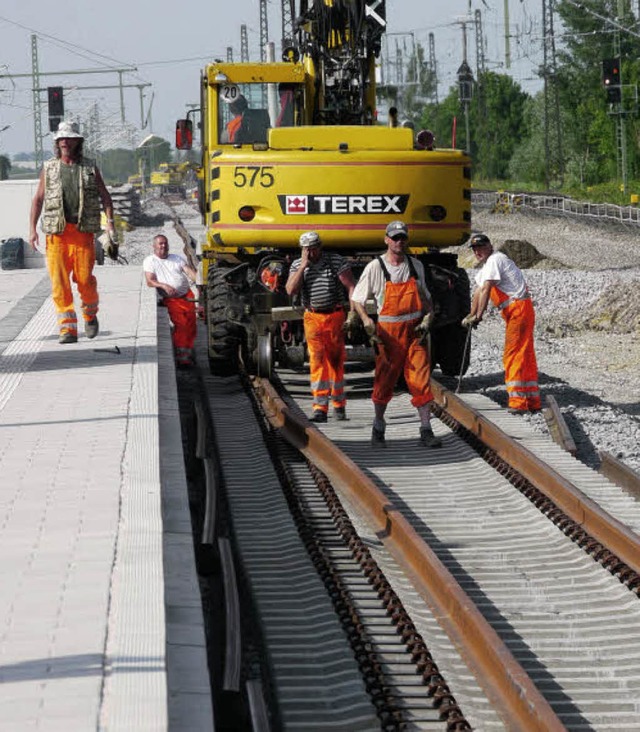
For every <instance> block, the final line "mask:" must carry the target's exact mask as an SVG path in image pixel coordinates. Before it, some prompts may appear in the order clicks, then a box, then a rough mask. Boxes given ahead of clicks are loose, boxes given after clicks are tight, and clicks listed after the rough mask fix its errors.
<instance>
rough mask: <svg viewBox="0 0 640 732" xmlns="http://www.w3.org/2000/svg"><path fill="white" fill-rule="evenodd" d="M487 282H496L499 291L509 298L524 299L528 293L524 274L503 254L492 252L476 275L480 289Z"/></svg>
mask: <svg viewBox="0 0 640 732" xmlns="http://www.w3.org/2000/svg"><path fill="white" fill-rule="evenodd" d="M487 280H494V281H496V282H497V284H496V286H497V287H498V289H500V290H502V292H504V294H505V295H507V296H508V297H515V298H522V297H524V296H525V295H526V294H527V292H528V289H527V283H526V282H525V279H524V276H523V274H522V272H521V271H520V269H519V268H518V267H517V266H516V265H515V264H514V262H512V261H511V260H510V259H509V257H507V255H506V254H504V253H503V252H492V253H491V254H490V255H489V257H488V258H487V261H486V262H485V263H484V264H483V265H482V267H481V268H480V270H479V272H478V273H477V274H476V285H477V286H478V287H482V285H483V284H484V283H485V282H486V281H487Z"/></svg>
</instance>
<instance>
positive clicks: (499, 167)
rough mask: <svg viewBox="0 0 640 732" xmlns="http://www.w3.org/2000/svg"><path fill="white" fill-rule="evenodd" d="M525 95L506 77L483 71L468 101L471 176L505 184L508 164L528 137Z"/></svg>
mask: <svg viewBox="0 0 640 732" xmlns="http://www.w3.org/2000/svg"><path fill="white" fill-rule="evenodd" d="M528 99H529V95H528V94H527V93H526V92H524V91H523V90H522V88H521V87H520V85H519V84H518V83H517V82H515V81H514V80H513V79H512V78H511V77H510V76H507V75H505V74H496V73H494V72H492V71H487V72H485V73H483V74H482V76H481V78H480V79H479V80H478V85H477V88H476V93H475V95H474V97H473V99H472V101H471V109H470V119H471V129H472V130H473V131H474V134H473V135H472V139H471V154H472V156H473V158H474V161H475V162H474V168H475V174H476V175H477V176H479V177H480V178H484V179H488V180H506V178H507V177H508V175H509V161H510V160H511V156H512V155H513V153H514V150H515V149H516V147H517V146H518V145H519V144H520V142H521V140H522V139H523V137H526V135H527V134H528V125H527V118H526V114H525V112H526V107H527V101H528Z"/></svg>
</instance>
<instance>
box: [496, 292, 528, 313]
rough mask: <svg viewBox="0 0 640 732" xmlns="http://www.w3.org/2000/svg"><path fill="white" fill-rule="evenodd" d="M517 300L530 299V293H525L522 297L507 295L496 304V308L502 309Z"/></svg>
mask: <svg viewBox="0 0 640 732" xmlns="http://www.w3.org/2000/svg"><path fill="white" fill-rule="evenodd" d="M519 300H531V295H529V293H527V294H526V295H525V296H524V297H508V298H507V299H506V300H503V301H502V302H501V303H500V304H499V305H498V306H497V307H498V310H504V309H505V308H506V307H509V305H512V304H513V303H514V302H518V301H519Z"/></svg>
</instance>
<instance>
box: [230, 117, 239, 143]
mask: <svg viewBox="0 0 640 732" xmlns="http://www.w3.org/2000/svg"><path fill="white" fill-rule="evenodd" d="M241 124H242V115H241V114H239V115H238V116H237V117H234V118H233V119H232V120H229V122H227V133H228V134H229V142H234V141H235V139H236V134H237V133H238V130H239V129H240V125H241Z"/></svg>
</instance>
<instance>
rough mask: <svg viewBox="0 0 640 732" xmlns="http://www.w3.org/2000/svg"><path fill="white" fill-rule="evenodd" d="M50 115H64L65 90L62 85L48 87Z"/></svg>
mask: <svg viewBox="0 0 640 732" xmlns="http://www.w3.org/2000/svg"><path fill="white" fill-rule="evenodd" d="M47 97H48V101H49V117H64V90H63V89H62V87H61V86H49V87H47Z"/></svg>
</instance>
